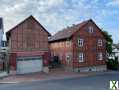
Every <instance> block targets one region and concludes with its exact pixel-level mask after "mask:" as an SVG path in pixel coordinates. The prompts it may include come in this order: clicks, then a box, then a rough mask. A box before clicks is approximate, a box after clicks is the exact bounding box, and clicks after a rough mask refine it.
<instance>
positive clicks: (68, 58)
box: [66, 53, 72, 62]
mask: <svg viewBox="0 0 119 90" xmlns="http://www.w3.org/2000/svg"><path fill="white" fill-rule="evenodd" d="M71 59H72V54H71V53H67V54H66V61H67V62H70V61H71Z"/></svg>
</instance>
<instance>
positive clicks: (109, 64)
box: [106, 57, 119, 70]
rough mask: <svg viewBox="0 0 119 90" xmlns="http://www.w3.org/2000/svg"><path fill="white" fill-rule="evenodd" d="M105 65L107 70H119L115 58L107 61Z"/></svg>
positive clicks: (118, 63)
mask: <svg viewBox="0 0 119 90" xmlns="http://www.w3.org/2000/svg"><path fill="white" fill-rule="evenodd" d="M106 63H107V68H108V69H111V70H119V62H118V58H117V57H115V60H113V59H108V61H107V62H106Z"/></svg>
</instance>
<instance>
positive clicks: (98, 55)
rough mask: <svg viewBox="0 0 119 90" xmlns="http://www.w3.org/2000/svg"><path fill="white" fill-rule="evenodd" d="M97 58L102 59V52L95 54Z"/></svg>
mask: <svg viewBox="0 0 119 90" xmlns="http://www.w3.org/2000/svg"><path fill="white" fill-rule="evenodd" d="M97 59H98V60H103V53H102V52H99V53H98V54H97Z"/></svg>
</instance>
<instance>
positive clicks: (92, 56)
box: [73, 22, 106, 67]
mask: <svg viewBox="0 0 119 90" xmlns="http://www.w3.org/2000/svg"><path fill="white" fill-rule="evenodd" d="M89 26H93V28H94V32H93V33H89V32H88V27H89ZM78 38H83V39H84V46H83V47H81V48H80V47H79V46H78V43H77V41H78ZM98 39H102V40H103V46H97V40H98ZM105 44H106V41H105V39H104V36H103V34H102V32H101V31H100V30H99V29H98V28H97V27H96V25H95V24H93V23H92V22H90V23H88V24H87V25H86V26H85V27H82V28H81V29H80V30H79V31H77V32H76V33H75V34H74V35H73V52H74V53H73V54H74V55H73V58H74V67H79V66H93V65H100V64H105V60H106V48H105ZM79 52H83V53H85V62H83V63H79V62H78V58H77V57H78V53H79ZM98 52H102V53H103V54H104V55H103V60H101V61H100V60H97V53H98Z"/></svg>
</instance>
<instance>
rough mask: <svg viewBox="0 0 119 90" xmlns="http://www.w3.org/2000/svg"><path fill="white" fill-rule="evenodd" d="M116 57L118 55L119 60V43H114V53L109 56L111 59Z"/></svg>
mask: <svg viewBox="0 0 119 90" xmlns="http://www.w3.org/2000/svg"><path fill="white" fill-rule="evenodd" d="M115 57H117V58H118V61H119V43H118V44H113V45H112V54H111V55H110V56H109V59H115Z"/></svg>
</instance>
